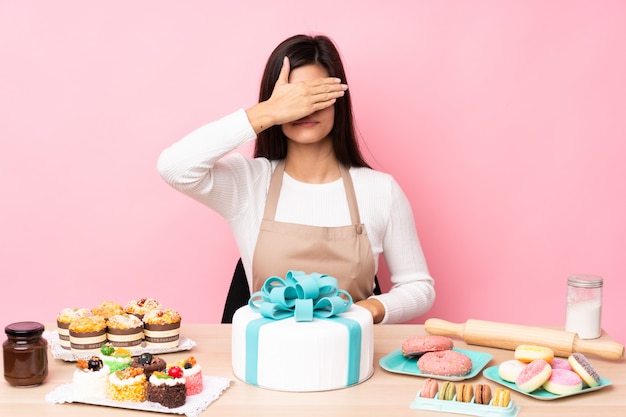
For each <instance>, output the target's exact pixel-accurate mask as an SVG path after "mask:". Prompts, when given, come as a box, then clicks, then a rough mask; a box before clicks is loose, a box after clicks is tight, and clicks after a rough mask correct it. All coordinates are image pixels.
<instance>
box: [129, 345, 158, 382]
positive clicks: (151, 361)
mask: <svg viewBox="0 0 626 417" xmlns="http://www.w3.org/2000/svg"><path fill="white" fill-rule="evenodd" d="M130 366H132V367H133V368H142V369H143V373H144V374H146V378H148V379H150V377H151V376H152V373H153V372H156V371H163V370H165V368H166V364H165V361H164V360H163V359H161V358H159V357H158V356H155V355H152V354H151V353H149V352H144V353H142V354H141V355H139V356H138V357H135V358H133V362H132V363H131V364H130Z"/></svg>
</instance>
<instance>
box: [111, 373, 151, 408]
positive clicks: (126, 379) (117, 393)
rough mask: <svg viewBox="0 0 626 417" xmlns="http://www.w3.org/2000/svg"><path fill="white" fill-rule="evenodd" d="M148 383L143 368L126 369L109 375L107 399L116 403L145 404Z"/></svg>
mask: <svg viewBox="0 0 626 417" xmlns="http://www.w3.org/2000/svg"><path fill="white" fill-rule="evenodd" d="M147 387H148V381H146V376H145V375H144V373H143V369H141V368H126V369H124V370H121V371H117V372H113V373H112V374H111V375H109V388H108V391H107V397H108V398H109V399H111V400H114V401H133V402H143V401H146V398H147Z"/></svg>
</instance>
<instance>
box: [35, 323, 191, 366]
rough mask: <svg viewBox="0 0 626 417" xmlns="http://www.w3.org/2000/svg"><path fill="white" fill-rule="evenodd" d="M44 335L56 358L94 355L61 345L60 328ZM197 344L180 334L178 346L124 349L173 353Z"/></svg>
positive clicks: (67, 360) (139, 351)
mask: <svg viewBox="0 0 626 417" xmlns="http://www.w3.org/2000/svg"><path fill="white" fill-rule="evenodd" d="M43 337H44V338H45V339H46V340H47V341H48V345H49V346H50V352H52V356H53V357H54V359H62V360H64V361H66V362H74V361H76V360H78V359H87V358H89V357H90V356H93V354H91V353H86V354H85V355H83V356H77V355H75V354H74V352H72V351H71V350H70V349H63V347H61V343H60V342H59V332H58V330H52V331H49V330H46V331H45V332H43ZM195 345H196V342H195V341H193V340H191V339H187V338H186V337H183V336H180V339H179V341H178V346H176V347H158V346H157V347H155V346H145V345H144V344H143V343H142V344H141V345H139V346H135V347H128V348H124V349H128V350H129V351H130V354H131V356H138V355H141V354H142V353H144V352H148V353H152V354H153V355H156V354H162V353H172V352H181V351H183V350H190V349H191V348H193V347H194V346H195Z"/></svg>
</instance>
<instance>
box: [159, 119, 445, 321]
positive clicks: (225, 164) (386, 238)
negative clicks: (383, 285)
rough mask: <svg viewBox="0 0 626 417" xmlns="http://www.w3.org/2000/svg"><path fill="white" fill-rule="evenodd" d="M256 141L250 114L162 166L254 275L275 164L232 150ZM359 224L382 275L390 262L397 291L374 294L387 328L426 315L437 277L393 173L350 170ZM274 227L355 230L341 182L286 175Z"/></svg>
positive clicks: (208, 129) (205, 133) (165, 155)
mask: <svg viewBox="0 0 626 417" xmlns="http://www.w3.org/2000/svg"><path fill="white" fill-rule="evenodd" d="M255 139H256V134H255V132H254V130H253V128H252V126H251V125H250V122H249V120H248V118H247V115H246V113H245V111H244V110H238V111H236V112H234V113H232V114H230V115H228V116H226V117H224V118H222V119H220V120H217V121H214V122H212V123H209V124H207V125H204V126H202V127H200V128H198V129H196V130H194V131H193V132H191V133H190V134H188V135H187V136H185V137H184V138H182V139H181V140H179V141H178V142H176V143H174V144H173V145H171V146H170V147H169V148H167V149H165V150H164V151H163V152H162V153H161V156H160V157H159V160H158V170H159V173H160V174H161V176H162V177H163V179H164V180H165V181H166V182H167V183H168V184H170V185H171V186H173V187H174V188H176V189H177V190H179V191H181V192H183V193H185V194H187V195H188V196H190V197H192V198H194V199H196V200H197V201H199V202H201V203H202V204H205V205H207V206H208V207H210V208H212V209H213V210H215V211H216V212H217V213H219V214H220V215H221V216H223V217H224V218H225V219H226V221H227V222H228V224H229V225H230V228H231V230H232V232H233V235H234V238H235V241H236V243H237V247H238V248H239V252H240V255H241V259H242V262H243V265H244V269H245V271H246V275H247V277H248V284H249V285H250V286H251V280H252V256H253V254H254V248H255V246H256V241H257V236H258V232H259V226H260V224H261V220H262V218H263V211H264V208H265V200H266V196H267V190H268V188H269V182H270V177H271V175H272V172H273V169H274V167H275V165H276V161H269V160H268V159H266V158H247V157H244V156H243V155H241V154H239V153H236V152H232V151H233V150H235V149H237V148H239V147H241V146H242V145H244V144H246V143H248V142H251V141H253V140H255ZM350 175H351V176H352V181H353V183H354V190H355V194H356V198H357V203H358V206H359V212H360V215H361V221H362V223H363V224H364V225H365V228H366V230H367V236H368V238H369V240H370V244H371V246H372V252H373V254H374V259H375V263H376V270H378V257H379V255H380V254H381V253H383V255H384V256H385V260H386V262H387V266H388V267H389V271H390V273H391V282H392V288H391V289H390V291H389V292H388V293H385V294H381V295H378V296H373V297H375V298H376V299H378V300H379V301H380V302H381V303H382V304H383V305H384V307H385V317H384V319H383V321H382V323H400V322H404V321H407V320H410V319H412V318H414V317H416V316H418V315H421V314H424V313H425V312H426V311H427V310H428V309H430V307H431V306H432V304H433V302H434V299H435V290H434V281H433V279H432V278H431V276H430V274H429V272H428V267H427V265H426V261H425V259H424V254H423V252H422V249H421V246H420V243H419V239H418V237H417V233H416V230H415V224H414V220H413V213H412V211H411V207H410V204H409V202H408V200H407V198H406V196H405V194H404V193H403V192H402V190H401V189H400V186H399V185H398V183H397V182H396V181H395V180H394V179H393V177H392V176H391V175H388V174H385V173H382V172H378V171H374V170H372V169H370V168H354V167H352V168H350ZM275 220H276V221H280V222H288V223H299V224H306V225H312V226H322V227H333V226H346V225H349V224H351V221H350V213H349V211H348V203H347V200H346V196H345V191H344V186H343V180H342V179H339V180H337V181H334V182H331V183H327V184H308V183H302V182H299V181H297V180H295V179H293V178H291V177H290V176H289V175H288V174H286V173H285V176H284V178H283V186H282V189H281V192H280V197H279V200H278V206H277V209H276V217H275Z"/></svg>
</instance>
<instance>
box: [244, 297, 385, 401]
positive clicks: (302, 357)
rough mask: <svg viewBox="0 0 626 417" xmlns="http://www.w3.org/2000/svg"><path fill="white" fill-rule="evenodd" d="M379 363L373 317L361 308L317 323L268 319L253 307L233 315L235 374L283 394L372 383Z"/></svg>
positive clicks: (315, 320)
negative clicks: (375, 365)
mask: <svg viewBox="0 0 626 417" xmlns="http://www.w3.org/2000/svg"><path fill="white" fill-rule="evenodd" d="M349 328H352V330H349ZM357 333H358V334H360V336H359V335H357ZM257 339H258V341H257ZM373 360H374V329H373V324H372V315H371V313H370V312H369V311H368V310H366V309H364V308H362V307H359V306H356V305H352V306H351V307H350V308H349V309H348V311H346V312H344V313H341V314H339V315H336V316H333V317H329V318H317V317H315V318H313V320H312V321H295V319H294V317H289V318H286V319H282V320H272V319H268V318H263V317H262V316H261V315H260V314H259V313H256V312H254V311H252V309H251V308H250V307H249V306H245V307H242V308H240V309H239V310H237V311H236V312H235V315H234V316H233V324H232V364H233V371H234V373H235V376H237V378H239V379H241V380H242V381H245V382H247V383H249V384H252V385H258V386H260V387H263V388H269V389H275V390H280V391H325V390H332V389H339V388H345V387H348V386H351V385H355V384H358V383H360V382H363V381H365V380H366V379H368V378H369V377H370V376H371V375H372V373H373V371H374V368H373Z"/></svg>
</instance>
